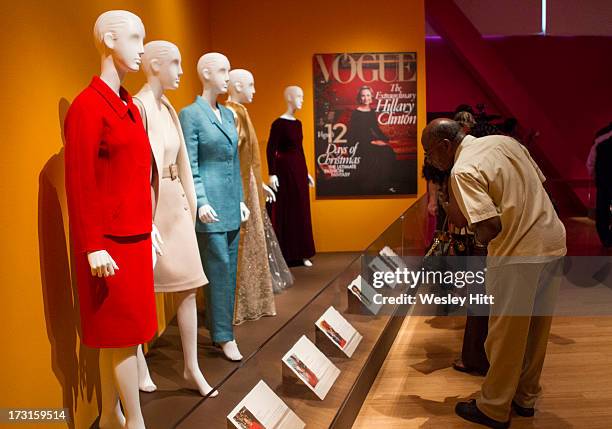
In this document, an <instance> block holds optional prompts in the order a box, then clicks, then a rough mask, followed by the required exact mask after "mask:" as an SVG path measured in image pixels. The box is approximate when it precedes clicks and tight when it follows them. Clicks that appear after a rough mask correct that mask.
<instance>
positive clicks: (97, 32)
mask: <svg viewBox="0 0 612 429" xmlns="http://www.w3.org/2000/svg"><path fill="white" fill-rule="evenodd" d="M93 36H94V43H95V45H96V49H97V50H98V52H99V53H100V55H101V56H102V57H108V56H112V57H113V61H114V62H115V64H116V66H117V67H118V68H119V69H123V70H125V71H132V72H134V71H138V69H139V68H140V57H141V56H142V54H143V51H144V48H143V41H144V37H145V30H144V25H143V24H142V21H141V20H140V18H139V17H138V16H137V15H134V14H133V13H132V12H128V11H127V10H110V11H108V12H104V13H103V14H102V15H100V16H99V17H98V19H97V20H96V23H95V24H94V28H93Z"/></svg>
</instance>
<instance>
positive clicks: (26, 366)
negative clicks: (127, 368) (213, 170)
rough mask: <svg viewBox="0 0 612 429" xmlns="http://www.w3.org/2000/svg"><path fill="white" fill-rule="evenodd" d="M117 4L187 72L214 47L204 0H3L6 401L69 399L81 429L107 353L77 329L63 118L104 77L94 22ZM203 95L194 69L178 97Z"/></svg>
mask: <svg viewBox="0 0 612 429" xmlns="http://www.w3.org/2000/svg"><path fill="white" fill-rule="evenodd" d="M110 9H128V10H131V11H132V12H135V13H136V14H137V15H139V16H140V17H141V18H142V20H143V22H144V24H145V27H146V33H147V40H153V39H156V38H164V39H167V40H170V41H173V42H175V43H176V44H177V45H178V46H180V48H181V51H182V54H183V57H184V66H185V69H186V70H193V69H195V63H196V61H197V58H198V57H199V55H201V53H202V52H204V51H206V50H207V49H208V43H209V38H208V25H207V21H208V11H207V6H206V5H205V4H203V2H199V1H195V0H192V1H188V0H173V1H167V0H147V1H136V0H132V1H92V0H88V1H76V0H74V1H69V0H56V1H42V0H35V1H13V2H4V3H3V5H2V13H1V14H0V20H1V25H0V28H2V29H3V31H4V34H5V35H6V37H5V39H4V43H3V55H2V71H3V78H2V79H3V85H2V98H3V103H2V107H1V109H2V113H1V116H2V118H3V121H4V125H3V127H2V129H3V132H2V149H3V154H2V168H0V183H2V190H1V194H2V209H1V210H0V216H1V218H0V237H1V241H2V246H1V248H0V264H1V265H0V279H1V282H2V284H1V285H0V303H1V304H0V305H1V306H2V308H1V309H0V326H2V336H3V338H2V342H1V344H2V345H1V346H0V347H1V353H0V407H16V406H21V407H62V406H64V405H63V404H65V406H66V407H71V408H75V409H76V423H77V424H76V427H79V428H81V427H83V428H86V427H89V426H90V425H91V423H92V422H93V420H94V419H95V417H96V416H97V405H96V398H97V396H98V389H99V388H98V387H97V384H98V383H97V378H98V369H97V352H96V351H92V350H89V349H86V348H82V347H81V346H80V345H79V342H78V337H77V335H76V332H75V328H74V326H75V325H78V319H77V318H76V316H75V315H76V314H77V311H76V309H75V300H74V299H73V294H72V291H71V287H70V273H69V268H68V259H67V256H66V246H65V242H64V231H65V230H67V223H66V222H65V219H62V208H63V207H62V206H64V205H65V203H64V202H63V198H62V195H63V190H62V188H63V159H62V158H61V156H62V155H61V149H62V139H61V129H60V119H59V118H60V111H63V112H65V110H66V108H67V104H66V103H67V101H63V102H62V101H61V100H62V99H64V98H65V99H67V100H68V101H71V100H72V99H73V98H74V97H75V96H76V95H77V94H78V93H79V92H80V91H81V90H82V89H83V88H84V87H85V86H86V85H87V84H88V83H89V81H90V79H91V77H92V76H93V75H94V74H98V73H99V67H100V66H99V58H98V56H97V53H96V50H95V48H94V45H93V40H92V28H93V24H94V22H95V19H96V17H97V16H98V15H99V14H100V13H102V12H104V11H106V10H110ZM143 82H144V79H143V75H142V74H141V73H139V74H138V76H130V77H129V78H128V80H127V82H126V86H127V88H128V89H129V90H130V91H131V92H136V91H137V90H138V89H139V88H140V86H141V85H142V83H143ZM198 91H200V83H199V81H198V79H197V77H196V76H195V75H194V73H187V74H186V75H185V76H184V79H183V82H182V84H181V88H180V89H179V90H178V91H176V93H174V94H171V95H170V98H171V99H172V100H173V102H174V103H175V104H176V105H177V106H183V105H185V104H187V103H189V102H191V100H192V98H193V96H194V94H195V93H196V92H198ZM39 196H40V199H41V206H42V207H39ZM64 208H65V207H64ZM39 221H40V222H39ZM39 233H40V234H39ZM39 240H40V241H39ZM39 248H40V250H39ZM162 316H163V314H162ZM163 319H164V317H161V322H162V323H163Z"/></svg>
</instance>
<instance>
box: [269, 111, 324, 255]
mask: <svg viewBox="0 0 612 429" xmlns="http://www.w3.org/2000/svg"><path fill="white" fill-rule="evenodd" d="M302 138H303V135H302V123H301V122H300V121H299V120H297V119H296V120H291V119H284V118H278V119H276V120H275V121H274V122H273V123H272V128H271V129H270V137H269V138H268V146H267V150H266V152H267V158H268V174H269V175H276V176H278V182H279V186H278V192H277V194H276V203H275V204H274V205H273V206H272V216H271V218H272V225H273V226H274V232H276V237H277V238H278V242H279V244H280V247H281V250H282V252H283V256H284V257H285V260H286V261H288V262H290V263H291V262H298V261H299V262H301V261H302V260H303V259H308V258H311V257H312V256H314V254H315V246H314V240H313V237H312V221H311V218H310V193H309V190H308V169H307V168H306V158H305V157H304V149H303V147H302Z"/></svg>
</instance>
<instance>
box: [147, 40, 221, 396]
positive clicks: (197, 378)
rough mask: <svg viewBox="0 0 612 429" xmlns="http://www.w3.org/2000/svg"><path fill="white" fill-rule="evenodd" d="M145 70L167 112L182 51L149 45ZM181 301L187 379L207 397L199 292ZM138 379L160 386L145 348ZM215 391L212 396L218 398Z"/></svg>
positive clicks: (188, 292) (185, 294) (189, 292)
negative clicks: (200, 345)
mask: <svg viewBox="0 0 612 429" xmlns="http://www.w3.org/2000/svg"><path fill="white" fill-rule="evenodd" d="M142 61H143V69H144V72H145V75H146V76H147V84H148V85H149V87H150V88H151V90H152V92H153V95H154V97H155V101H156V102H157V108H158V109H160V110H161V109H167V108H166V106H165V105H164V104H163V103H162V96H163V95H164V91H166V90H174V89H177V88H178V86H179V81H180V78H181V76H182V75H183V69H182V68H181V54H180V52H179V50H178V48H177V47H176V46H175V45H174V44H172V43H170V42H166V41H153V42H149V43H147V44H146V45H145V47H144V55H143V58H142ZM175 297H176V298H177V300H178V303H179V304H178V310H177V320H178V326H179V332H180V335H181V343H182V346H183V355H184V362H185V366H184V370H183V377H184V379H185V381H186V382H187V385H188V387H189V388H191V389H194V390H198V391H199V392H200V394H201V395H202V396H206V395H208V394H209V393H210V391H211V390H212V387H211V386H210V385H209V384H208V382H207V381H206V379H205V378H204V375H203V374H202V371H201V370H200V367H199V364H198V319H197V308H196V289H191V290H186V291H181V292H175ZM138 378H139V386H140V390H143V391H145V392H153V391H155V390H156V389H157V386H156V385H155V384H154V383H153V380H151V375H150V374H149V369H148V367H147V361H146V360H145V358H144V354H143V353H142V346H139V347H138ZM217 395H218V392H217V391H215V392H213V393H212V394H211V395H210V396H211V397H213V396H217Z"/></svg>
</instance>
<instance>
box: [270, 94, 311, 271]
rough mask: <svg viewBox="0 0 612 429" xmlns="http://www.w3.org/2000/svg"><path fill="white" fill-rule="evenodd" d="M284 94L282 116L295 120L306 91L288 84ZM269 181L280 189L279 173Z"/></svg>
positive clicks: (308, 260) (276, 189)
mask: <svg viewBox="0 0 612 429" xmlns="http://www.w3.org/2000/svg"><path fill="white" fill-rule="evenodd" d="M283 96H284V98H285V102H286V103H287V110H286V111H285V113H283V114H282V115H281V118H283V119H288V120H290V121H295V120H296V118H295V112H297V111H298V110H300V109H301V108H302V104H303V103H304V91H303V90H302V88H300V87H299V86H288V87H287V88H285V92H284V94H283ZM268 183H269V185H270V187H271V188H272V189H274V191H278V187H279V186H280V183H279V181H278V176H277V175H275V174H273V175H271V176H270V177H269V178H268ZM314 184H315V182H314V179H313V178H312V176H311V175H310V173H308V186H310V187H311V188H314ZM303 263H304V266H306V267H312V261H310V259H304V260H303Z"/></svg>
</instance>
